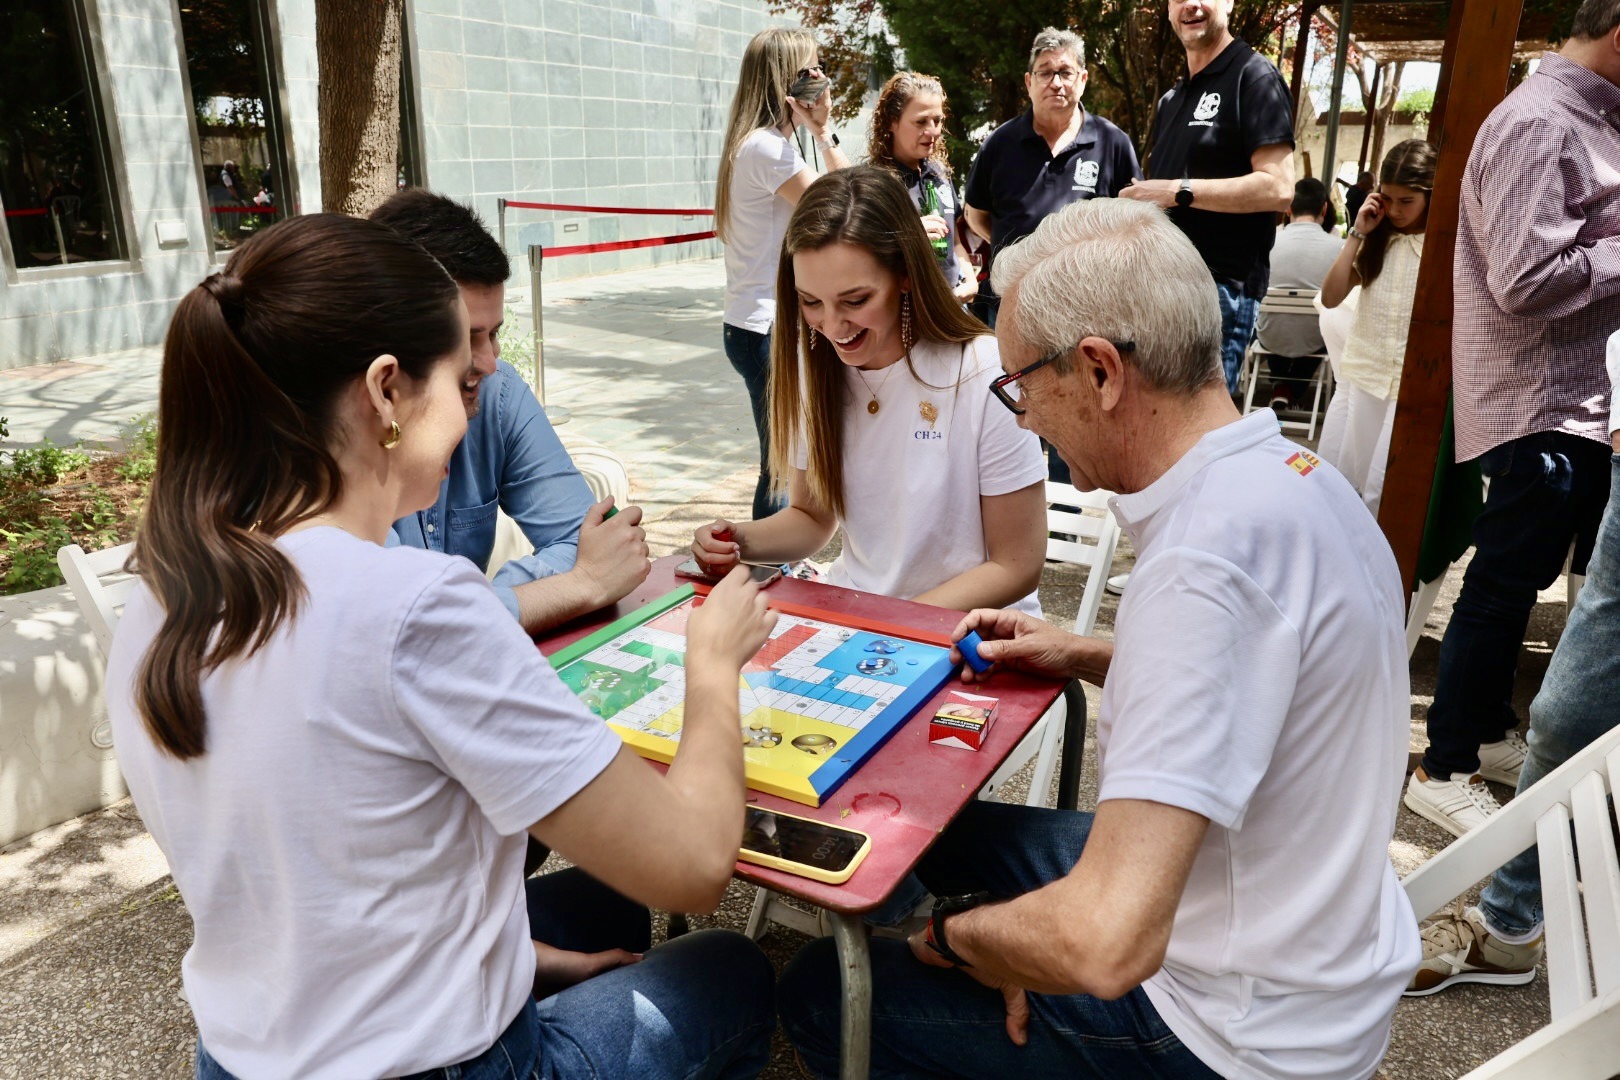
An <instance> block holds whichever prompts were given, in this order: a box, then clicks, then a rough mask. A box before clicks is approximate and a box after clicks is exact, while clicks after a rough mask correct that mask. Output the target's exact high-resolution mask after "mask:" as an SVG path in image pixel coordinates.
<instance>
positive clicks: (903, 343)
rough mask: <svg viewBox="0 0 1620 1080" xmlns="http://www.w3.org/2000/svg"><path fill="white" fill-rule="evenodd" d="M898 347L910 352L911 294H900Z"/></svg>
mask: <svg viewBox="0 0 1620 1080" xmlns="http://www.w3.org/2000/svg"><path fill="white" fill-rule="evenodd" d="M900 347H901V348H903V349H905V350H906V352H910V351H911V294H910V293H909V292H904V293H901V294H900Z"/></svg>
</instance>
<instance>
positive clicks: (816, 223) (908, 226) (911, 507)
mask: <svg viewBox="0 0 1620 1080" xmlns="http://www.w3.org/2000/svg"><path fill="white" fill-rule="evenodd" d="M778 280H779V281H780V282H781V283H782V286H783V288H782V289H780V290H779V291H778V292H777V294H776V328H775V331H774V332H773V333H772V336H771V348H772V350H773V355H772V358H771V387H770V390H771V399H770V444H771V473H772V476H773V477H774V478H775V479H776V480H777V481H778V482H782V481H785V482H786V484H787V489H788V505H787V507H786V509H783V510H781V511H778V512H777V513H775V514H773V515H771V516H770V517H767V518H764V519H760V520H755V521H748V522H742V523H733V522H730V521H726V520H724V519H721V520H718V521H715V522H714V523H713V524H711V525H705V526H703V527H702V528H700V529H699V530H698V531H697V536H696V538H695V539H694V540H693V543H692V554H693V556H694V557H695V558H696V559H697V560H698V561H699V562H700V563H703V564H706V565H707V566H708V567H710V568H711V569H712V570H715V571H718V572H724V571H726V570H728V569H730V568H731V567H732V566H734V565H735V564H736V562H737V561H738V560H739V559H741V560H745V561H748V562H766V563H780V562H787V561H791V560H794V559H802V558H806V557H808V556H810V555H814V554H815V553H816V552H818V551H820V550H821V549H822V548H823V547H825V546H826V544H827V542H828V541H829V540H831V539H832V537H833V534H834V533H835V532H837V530H838V529H839V528H840V527H842V529H843V534H844V547H843V552H842V553H841V554H840V555H839V556H838V560H837V561H836V562H834V563H833V564H832V567H831V568H830V569H829V570H828V571H827V575H826V579H827V581H829V582H831V583H832V584H834V585H842V586H844V587H846V588H852V589H861V590H864V591H866V592H873V593H878V594H881V595H883V596H899V597H904V598H905V599H908V600H918V601H921V602H922V603H925V604H937V605H938V606H940V607H948V608H956V609H958V610H962V611H966V610H968V609H969V608H972V607H978V606H981V605H984V604H994V605H996V606H1005V605H1016V606H1018V607H1019V608H1020V609H1022V610H1025V611H1029V612H1032V613H1033V612H1038V611H1039V610H1040V607H1039V602H1038V600H1037V599H1036V596H1035V587H1036V585H1037V584H1038V583H1039V581H1040V577H1041V567H1042V566H1043V565H1044V562H1045V555H1046V496H1045V487H1044V481H1045V479H1046V465H1045V463H1044V462H1043V460H1042V458H1041V450H1040V445H1039V444H1038V443H1037V441H1036V440H1035V437H1034V436H1032V435H1030V434H1029V433H1028V432H1024V431H1020V430H1018V425H1017V423H1016V422H1015V417H1013V416H1012V415H1011V414H1009V413H1007V412H1006V411H1005V410H1003V409H1001V408H1000V407H998V406H997V405H996V403H995V401H994V400H993V399H992V398H991V397H990V395H989V393H988V387H989V385H990V382H991V380H993V379H994V378H995V377H996V375H997V374H998V373H999V371H1000V370H1001V369H1000V365H999V363H998V362H997V359H996V342H995V338H993V337H992V336H990V331H989V330H987V329H986V328H985V325H984V324H983V323H981V322H979V321H978V320H977V319H975V318H973V317H972V316H971V315H969V314H967V312H965V311H964V310H963V309H962V305H961V304H960V303H959V302H958V301H957V299H956V297H955V296H953V295H952V294H951V291H950V289H948V288H947V287H946V284H945V278H944V276H943V275H942V274H940V272H939V267H938V263H937V262H936V261H935V259H934V252H933V249H932V247H930V245H929V242H928V235H927V233H925V232H924V231H923V224H922V221H921V219H919V218H918V216H917V208H916V207H915V206H914V205H913V204H912V202H911V197H910V196H909V195H908V194H906V189H905V188H904V187H903V186H902V185H901V183H900V181H899V180H897V179H896V178H895V175H894V173H892V172H890V171H889V170H888V169H885V168H882V167H880V166H876V165H858V166H855V167H854V168H851V169H845V170H840V171H839V172H835V173H829V174H827V175H826V176H824V177H822V178H821V179H819V180H817V181H816V182H815V183H814V184H811V185H810V189H809V190H808V191H806V192H805V193H804V195H803V197H802V198H800V200H799V203H798V206H797V207H795V208H794V211H793V217H792V220H791V221H790V222H789V223H788V231H787V239H786V242H785V243H784V245H783V248H782V256H781V272H780V277H779V279H778ZM801 346H802V348H801Z"/></svg>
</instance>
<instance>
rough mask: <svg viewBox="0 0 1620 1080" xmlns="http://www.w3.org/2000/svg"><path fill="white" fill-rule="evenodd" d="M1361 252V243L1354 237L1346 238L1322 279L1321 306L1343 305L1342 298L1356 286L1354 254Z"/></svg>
mask: <svg viewBox="0 0 1620 1080" xmlns="http://www.w3.org/2000/svg"><path fill="white" fill-rule="evenodd" d="M1360 250H1361V241H1360V240H1358V239H1357V238H1356V237H1354V236H1350V237H1346V238H1345V241H1344V247H1342V248H1340V249H1339V257H1338V258H1337V259H1334V260H1333V265H1332V266H1331V267H1329V268H1328V272H1327V277H1325V278H1323V279H1322V306H1323V307H1325V308H1336V307H1338V306H1339V305H1340V304H1342V303H1344V298H1345V297H1346V296H1349V295H1350V290H1351V289H1353V288H1355V286H1356V271H1355V264H1356V254H1357V252H1359V251H1360Z"/></svg>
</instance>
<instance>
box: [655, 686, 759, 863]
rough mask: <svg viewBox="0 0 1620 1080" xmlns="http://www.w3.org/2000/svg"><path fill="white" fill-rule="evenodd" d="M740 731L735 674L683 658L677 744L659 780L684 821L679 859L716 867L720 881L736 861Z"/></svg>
mask: <svg viewBox="0 0 1620 1080" xmlns="http://www.w3.org/2000/svg"><path fill="white" fill-rule="evenodd" d="M741 727H742V717H741V709H740V706H739V703H738V693H737V673H736V669H735V668H727V666H726V665H724V664H718V663H715V664H709V663H706V662H705V661H704V660H702V659H701V658H699V657H694V656H692V655H691V654H688V656H687V662H686V703H685V706H684V711H683V718H682V721H681V741H680V745H679V747H678V748H677V750H676V752H675V759H674V761H672V762H671V763H670V766H669V772H668V773H667V774H666V775H665V780H666V781H667V782H668V784H669V786H670V789H671V792H672V793H673V794H674V795H675V797H676V799H677V800H678V806H679V808H680V810H681V812H682V816H683V818H684V821H685V824H684V825H683V826H682V828H681V830H680V831H681V832H682V833H683V834H684V835H685V836H686V837H687V840H686V841H684V842H683V843H682V844H681V845H679V847H680V848H681V849H682V855H681V857H682V858H683V859H686V858H691V859H694V860H695V861H697V862H698V863H699V864H700V865H702V864H705V863H710V864H716V865H718V866H719V867H720V868H721V869H722V870H723V872H724V874H725V875H726V876H729V874H730V867H731V866H732V864H734V863H735V862H736V861H737V844H738V841H739V840H740V838H741V836H742V820H743V805H744V800H745V798H746V788H745V784H744V781H743V755H742V749H741V744H740V742H739V741H738V736H737V732H738V731H739V730H740V729H741Z"/></svg>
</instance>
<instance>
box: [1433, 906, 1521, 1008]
mask: <svg viewBox="0 0 1620 1080" xmlns="http://www.w3.org/2000/svg"><path fill="white" fill-rule="evenodd" d="M1541 953H1542V938H1541V935H1539V934H1538V935H1537V936H1536V939H1535V940H1534V941H1531V942H1527V943H1525V944H1523V945H1509V944H1508V943H1507V942H1505V941H1503V940H1502V939H1501V938H1499V937H1497V936H1496V935H1495V934H1493V933H1491V931H1490V928H1489V927H1487V926H1486V925H1485V920H1484V919H1483V918H1482V917H1481V916H1480V913H1479V909H1478V908H1474V907H1471V908H1469V909H1468V910H1467V911H1455V912H1452V913H1450V914H1447V915H1442V916H1441V917H1440V918H1438V919H1436V920H1435V921H1434V922H1432V923H1430V924H1429V925H1428V926H1426V927H1424V928H1423V963H1422V965H1421V966H1420V967H1419V968H1418V969H1417V973H1416V974H1414V975H1413V976H1412V981H1411V982H1409V983H1407V984H1406V991H1405V993H1406V996H1407V997H1425V996H1427V995H1429V994H1434V993H1438V992H1439V991H1441V990H1444V989H1445V988H1446V987H1448V986H1451V985H1452V984H1454V983H1465V982H1471V983H1491V984H1494V985H1497V986H1523V985H1524V984H1525V983H1527V982H1529V981H1530V980H1532V979H1534V978H1535V977H1536V965H1537V964H1539V963H1541Z"/></svg>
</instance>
